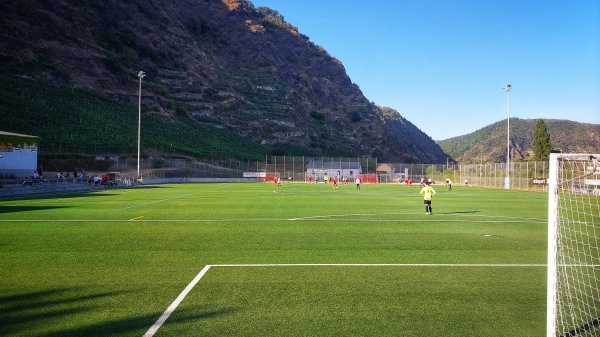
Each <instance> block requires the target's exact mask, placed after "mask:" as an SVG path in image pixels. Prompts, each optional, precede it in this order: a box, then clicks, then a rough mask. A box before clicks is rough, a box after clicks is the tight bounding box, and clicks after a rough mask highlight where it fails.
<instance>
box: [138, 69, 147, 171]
mask: <svg viewBox="0 0 600 337" xmlns="http://www.w3.org/2000/svg"><path fill="white" fill-rule="evenodd" d="M144 76H146V74H145V73H144V72H143V71H140V72H139V73H138V77H139V78H140V90H139V103H138V137H137V138H138V144H137V145H138V147H137V179H138V181H139V180H140V179H141V177H140V135H141V131H142V78H144Z"/></svg>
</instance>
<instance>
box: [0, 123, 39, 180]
mask: <svg viewBox="0 0 600 337" xmlns="http://www.w3.org/2000/svg"><path fill="white" fill-rule="evenodd" d="M39 141H40V138H39V137H36V136H29V135H22V134H19V133H12V132H5V131H0V179H21V178H24V177H27V176H32V175H33V172H34V171H35V170H37V158H38V144H39Z"/></svg>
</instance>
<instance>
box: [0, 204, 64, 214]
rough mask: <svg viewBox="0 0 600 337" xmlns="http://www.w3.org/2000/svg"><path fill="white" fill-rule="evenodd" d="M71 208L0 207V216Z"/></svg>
mask: <svg viewBox="0 0 600 337" xmlns="http://www.w3.org/2000/svg"><path fill="white" fill-rule="evenodd" d="M71 207H72V206H43V205H32V206H23V205H15V206H0V214H2V213H15V212H29V211H43V210H48V209H61V208H71Z"/></svg>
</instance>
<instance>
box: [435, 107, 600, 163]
mask: <svg viewBox="0 0 600 337" xmlns="http://www.w3.org/2000/svg"><path fill="white" fill-rule="evenodd" d="M543 121H544V123H546V126H547V128H548V133H549V134H550V142H551V147H552V149H553V150H560V151H562V152H564V153H600V124H586V123H578V122H573V121H569V120H561V119H543ZM536 122H537V119H519V118H511V119H510V148H511V157H512V158H515V159H529V158H531V157H533V139H534V134H535V124H536ZM506 138H507V121H506V120H504V121H500V122H496V123H494V124H491V125H488V126H486V127H484V128H482V129H479V130H477V131H475V132H473V133H470V134H468V135H464V136H460V137H454V138H450V139H446V140H441V141H438V144H439V145H440V146H441V147H442V149H444V151H445V152H446V153H448V154H449V155H450V156H452V157H453V158H454V159H456V160H457V161H458V162H460V163H479V162H481V161H483V162H505V161H506V147H507V139H506Z"/></svg>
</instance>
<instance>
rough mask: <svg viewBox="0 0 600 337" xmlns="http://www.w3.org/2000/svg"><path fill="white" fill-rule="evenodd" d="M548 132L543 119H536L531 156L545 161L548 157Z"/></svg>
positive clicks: (549, 147)
mask: <svg viewBox="0 0 600 337" xmlns="http://www.w3.org/2000/svg"><path fill="white" fill-rule="evenodd" d="M551 148H552V147H551V146H550V134H549V133H548V128H546V123H544V120H542V119H538V120H537V123H536V124H535V134H534V137H533V157H534V159H535V160H537V161H546V160H548V159H549V158H550V149H551Z"/></svg>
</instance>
